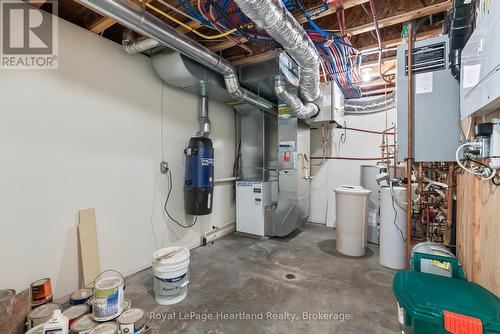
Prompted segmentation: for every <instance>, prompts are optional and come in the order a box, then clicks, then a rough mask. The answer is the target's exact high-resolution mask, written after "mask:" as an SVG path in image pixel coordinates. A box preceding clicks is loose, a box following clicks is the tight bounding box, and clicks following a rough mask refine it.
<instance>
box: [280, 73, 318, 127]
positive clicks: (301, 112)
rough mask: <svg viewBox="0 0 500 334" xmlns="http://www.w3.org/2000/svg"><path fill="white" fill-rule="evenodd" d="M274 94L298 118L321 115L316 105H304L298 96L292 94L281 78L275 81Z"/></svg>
mask: <svg viewBox="0 0 500 334" xmlns="http://www.w3.org/2000/svg"><path fill="white" fill-rule="evenodd" d="M274 93H275V94H276V96H277V97H278V98H279V99H280V100H281V101H283V102H284V103H285V104H286V105H287V106H288V107H289V108H290V110H291V111H292V112H293V113H294V114H295V116H297V118H300V119H307V118H311V117H314V116H316V115H318V113H319V108H318V106H317V105H316V104H314V103H306V104H304V103H303V102H302V101H301V100H300V98H299V97H298V96H296V95H294V94H292V93H290V92H289V91H288V90H287V88H286V82H285V80H284V79H283V78H282V77H281V76H277V77H276V79H275V81H274Z"/></svg>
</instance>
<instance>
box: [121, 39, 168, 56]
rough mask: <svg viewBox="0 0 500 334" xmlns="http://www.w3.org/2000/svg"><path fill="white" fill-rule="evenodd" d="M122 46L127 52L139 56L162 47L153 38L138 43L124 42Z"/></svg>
mask: <svg viewBox="0 0 500 334" xmlns="http://www.w3.org/2000/svg"><path fill="white" fill-rule="evenodd" d="M122 45H123V49H124V50H125V52H127V53H129V54H137V53H143V52H146V51H149V50H151V49H154V48H156V47H158V46H160V45H161V43H160V42H158V41H157V40H155V39H152V38H143V39H140V40H137V41H130V40H124V41H123V43H122Z"/></svg>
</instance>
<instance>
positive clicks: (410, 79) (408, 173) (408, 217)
mask: <svg viewBox="0 0 500 334" xmlns="http://www.w3.org/2000/svg"><path fill="white" fill-rule="evenodd" d="M412 162H413V26H412V25H411V24H408V159H407V160H406V178H407V180H408V181H407V183H408V184H407V190H406V268H407V269H410V252H411V217H412V205H411V193H412V191H411V190H412V189H411V188H412V187H411V186H412V185H411V174H412V173H411V172H412Z"/></svg>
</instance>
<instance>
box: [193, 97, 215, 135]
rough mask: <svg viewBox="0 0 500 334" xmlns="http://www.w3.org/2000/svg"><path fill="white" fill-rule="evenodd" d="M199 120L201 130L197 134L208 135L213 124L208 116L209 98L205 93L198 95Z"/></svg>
mask: <svg viewBox="0 0 500 334" xmlns="http://www.w3.org/2000/svg"><path fill="white" fill-rule="evenodd" d="M198 121H199V122H200V131H198V133H197V134H196V135H197V136H199V137H208V136H209V135H210V131H211V130H212V124H211V123H210V119H209V118H208V98H207V97H206V96H203V95H201V96H200V97H198Z"/></svg>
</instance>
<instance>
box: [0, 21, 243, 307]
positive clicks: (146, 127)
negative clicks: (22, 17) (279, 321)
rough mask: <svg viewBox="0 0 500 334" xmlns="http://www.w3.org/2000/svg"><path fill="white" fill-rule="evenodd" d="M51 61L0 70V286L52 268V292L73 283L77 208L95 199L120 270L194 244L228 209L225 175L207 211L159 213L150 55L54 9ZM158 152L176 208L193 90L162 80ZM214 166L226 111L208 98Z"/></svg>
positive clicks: (106, 243) (104, 254)
mask: <svg viewBox="0 0 500 334" xmlns="http://www.w3.org/2000/svg"><path fill="white" fill-rule="evenodd" d="M59 23H60V26H59V47H60V52H59V70H56V71H0V95H1V97H0V171H1V173H0V245H1V246H0V252H1V254H2V255H1V256H0V268H1V270H0V271H1V274H0V288H14V289H16V290H17V291H21V290H24V289H26V288H28V286H29V283H30V282H33V281H35V280H36V279H38V278H41V277H51V278H52V280H53V286H54V288H55V297H56V298H57V297H61V296H63V295H66V294H68V293H71V292H72V291H74V290H75V289H77V288H78V287H79V286H78V283H79V282H78V277H79V274H78V253H77V230H76V225H77V211H78V210H79V209H84V208H96V212H97V233H98V242H99V252H100V258H101V267H102V269H103V270H104V269H109V268H113V269H116V270H119V271H121V272H122V273H124V274H125V275H127V274H130V273H133V272H135V271H137V270H138V269H142V268H145V267H147V266H149V265H150V260H151V255H152V252H153V251H154V250H155V249H157V248H159V247H164V246H168V245H187V246H189V247H194V246H197V245H199V244H200V242H201V235H202V233H203V232H205V231H208V230H210V229H211V227H212V225H215V226H219V225H222V224H224V223H227V222H228V221H234V219H235V213H234V207H233V205H232V203H231V191H230V187H231V186H230V185H229V184H227V185H222V186H217V187H216V189H215V195H214V213H213V214H212V215H210V216H205V217H200V219H199V222H198V224H197V225H196V226H195V227H193V228H191V229H189V230H184V229H181V228H179V227H177V226H176V225H174V223H172V222H169V221H167V219H165V217H164V215H163V213H162V205H163V201H164V200H165V195H166V190H167V180H166V177H165V176H164V175H162V174H160V173H159V162H160V160H161V156H162V153H161V147H160V141H161V137H160V129H161V114H160V105H161V103H160V99H161V82H160V81H159V79H158V78H157V77H156V75H155V73H154V72H153V70H152V66H151V65H150V62H149V59H148V58H146V57H143V56H130V55H127V54H125V53H124V52H123V51H122V49H121V47H120V46H119V45H117V44H115V43H112V42H110V41H108V40H105V39H103V38H101V37H99V36H97V35H94V34H91V33H89V32H88V31H85V30H83V29H81V28H79V27H77V26H74V25H72V24H70V23H68V22H65V21H63V20H60V21H59ZM164 105H165V108H164V109H165V110H164V119H165V122H164V125H163V126H164V149H163V155H164V156H165V159H166V160H167V161H168V162H169V164H170V167H171V168H172V170H173V172H174V187H175V188H174V191H173V194H172V197H171V203H170V205H169V207H170V209H171V211H172V213H173V214H175V215H176V216H177V217H179V219H182V220H184V219H185V218H186V217H184V214H183V212H184V210H183V192H182V184H183V177H184V166H183V162H182V152H183V149H184V148H185V146H186V145H187V143H188V140H189V137H191V136H192V135H194V134H195V132H196V130H197V113H196V110H197V98H196V97H195V96H193V95H190V94H188V93H186V92H184V91H180V90H178V89H173V88H171V87H167V86H165V88H164ZM210 116H211V119H212V124H213V140H214V144H215V151H216V156H215V159H216V165H215V174H216V175H215V176H216V178H220V177H228V176H230V174H231V173H232V165H233V159H234V154H233V152H234V114H233V111H232V109H231V108H229V107H228V106H225V105H222V104H219V103H214V102H211V103H210Z"/></svg>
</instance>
